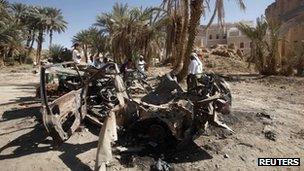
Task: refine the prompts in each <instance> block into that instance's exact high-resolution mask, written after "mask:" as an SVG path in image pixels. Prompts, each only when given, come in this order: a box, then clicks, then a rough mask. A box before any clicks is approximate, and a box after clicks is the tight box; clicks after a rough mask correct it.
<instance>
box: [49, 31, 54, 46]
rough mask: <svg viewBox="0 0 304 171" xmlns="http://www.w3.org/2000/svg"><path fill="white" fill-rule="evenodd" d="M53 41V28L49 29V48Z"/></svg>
mask: <svg viewBox="0 0 304 171" xmlns="http://www.w3.org/2000/svg"><path fill="white" fill-rule="evenodd" d="M52 43H53V30H50V44H49V48H50V47H51V46H52Z"/></svg>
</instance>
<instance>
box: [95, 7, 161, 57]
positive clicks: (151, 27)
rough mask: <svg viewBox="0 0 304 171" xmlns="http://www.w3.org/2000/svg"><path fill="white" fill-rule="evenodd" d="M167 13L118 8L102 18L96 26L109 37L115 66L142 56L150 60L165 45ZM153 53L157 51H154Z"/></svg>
mask: <svg viewBox="0 0 304 171" xmlns="http://www.w3.org/2000/svg"><path fill="white" fill-rule="evenodd" d="M166 23H167V19H166V15H165V13H164V12H163V11H162V10H160V9H158V8H145V9H143V8H129V7H128V6H127V5H122V4H115V5H114V7H113V10H112V11H111V12H110V13H106V14H101V15H99V16H98V17H97V22H96V23H95V24H94V25H95V26H97V27H98V28H99V29H100V32H102V33H104V34H105V35H108V36H109V44H110V45H111V52H112V54H113V56H114V60H115V61H116V62H122V61H123V60H124V59H125V58H133V57H134V56H136V54H139V53H142V54H145V56H146V57H147V58H148V59H150V57H151V56H156V55H155V54H153V53H154V52H157V51H158V49H159V48H160V47H161V46H160V45H161V43H162V42H163V37H164V35H165V34H163V33H165V32H164V27H165V25H166ZM153 50H154V51H153Z"/></svg>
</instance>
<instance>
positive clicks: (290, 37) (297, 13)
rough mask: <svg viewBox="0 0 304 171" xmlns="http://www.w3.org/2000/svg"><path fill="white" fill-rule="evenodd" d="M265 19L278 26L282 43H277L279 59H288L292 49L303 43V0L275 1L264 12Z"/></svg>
mask: <svg viewBox="0 0 304 171" xmlns="http://www.w3.org/2000/svg"><path fill="white" fill-rule="evenodd" d="M265 15H266V17H267V19H268V20H269V21H270V22H271V23H274V24H279V25H280V27H281V28H280V32H281V33H280V34H281V38H282V39H283V41H281V42H280V43H279V55H280V56H281V58H284V57H287V58H288V57H290V56H291V55H292V54H293V48H292V47H294V46H296V45H297V44H298V43H301V42H302V41H304V0H276V2H274V3H273V4H271V5H269V6H268V7H267V9H266V11H265Z"/></svg>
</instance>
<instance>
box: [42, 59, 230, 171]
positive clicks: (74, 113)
mask: <svg viewBox="0 0 304 171" xmlns="http://www.w3.org/2000/svg"><path fill="white" fill-rule="evenodd" d="M40 75H41V76H40V81H41V83H40V93H41V99H42V109H41V111H42V115H43V123H44V126H45V128H46V130H47V131H48V133H49V134H50V136H51V137H52V138H53V140H54V141H55V143H62V142H64V141H66V140H67V139H69V137H71V136H72V135H73V133H74V132H75V130H76V129H77V128H78V127H79V126H80V124H81V123H82V122H83V120H84V118H88V119H89V120H91V121H93V122H94V123H96V124H98V125H100V126H101V131H100V135H99V142H98V150H97V156H96V157H97V158H96V166H95V169H96V170H103V169H105V165H106V163H107V162H109V161H111V159H112V145H113V143H114V142H122V143H121V144H123V145H122V146H126V147H128V146H140V145H141V144H140V143H145V144H146V143H150V145H152V146H153V147H154V148H161V146H162V144H166V143H168V142H174V143H171V144H170V147H172V146H173V147H174V148H181V147H183V146H184V145H186V144H187V143H189V142H192V141H193V140H194V139H195V138H197V137H199V135H201V134H202V133H203V132H204V130H205V127H206V126H207V124H211V125H215V126H218V127H222V128H225V129H228V130H229V131H231V132H233V131H232V130H231V129H230V128H229V127H228V126H227V125H225V124H223V123H222V122H220V121H219V119H218V117H217V116H218V115H217V114H218V113H221V114H229V112H230V106H231V93H230V90H229V86H228V84H227V83H226V82H225V81H224V80H223V79H221V78H220V77H218V76H216V75H215V74H206V75H205V76H204V77H202V79H199V80H198V82H199V86H196V89H195V90H192V91H191V92H185V91H184V90H183V89H182V88H181V86H180V85H179V84H178V83H177V81H176V80H175V79H173V78H172V77H171V75H170V74H166V75H165V76H163V77H161V78H159V82H158V84H157V85H156V86H155V88H154V89H153V90H152V91H149V92H147V93H146V94H145V95H144V96H143V97H141V98H133V96H132V95H130V91H127V90H128V88H126V86H125V85H126V84H125V82H124V80H123V79H122V77H121V76H120V73H119V69H118V66H117V64H115V63H109V64H107V65H106V66H104V67H103V68H101V69H96V68H88V67H82V66H77V65H76V64H74V63H72V62H67V63H61V64H43V65H42V66H41V71H40ZM55 77H56V79H55ZM50 87H51V88H50ZM169 139H170V140H169Z"/></svg>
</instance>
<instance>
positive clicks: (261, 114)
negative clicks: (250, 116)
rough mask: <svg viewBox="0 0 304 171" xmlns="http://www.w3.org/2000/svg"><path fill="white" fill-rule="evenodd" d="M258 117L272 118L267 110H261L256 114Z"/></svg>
mask: <svg viewBox="0 0 304 171" xmlns="http://www.w3.org/2000/svg"><path fill="white" fill-rule="evenodd" d="M256 116H257V117H259V118H267V119H272V118H271V116H270V115H269V114H267V113H265V112H259V113H257V114H256Z"/></svg>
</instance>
